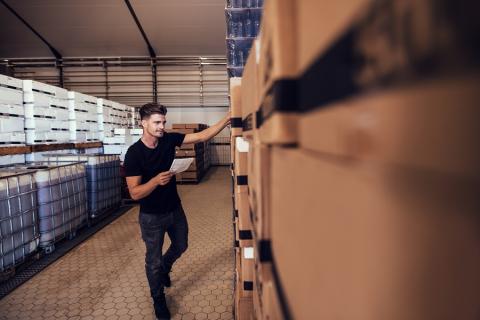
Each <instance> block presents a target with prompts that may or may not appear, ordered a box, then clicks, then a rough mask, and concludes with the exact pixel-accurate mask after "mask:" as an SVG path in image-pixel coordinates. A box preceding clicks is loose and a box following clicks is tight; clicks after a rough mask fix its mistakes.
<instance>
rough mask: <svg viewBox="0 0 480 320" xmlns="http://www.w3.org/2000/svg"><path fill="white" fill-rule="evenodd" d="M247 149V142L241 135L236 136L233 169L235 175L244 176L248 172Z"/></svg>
mask: <svg viewBox="0 0 480 320" xmlns="http://www.w3.org/2000/svg"><path fill="white" fill-rule="evenodd" d="M248 149H249V142H248V141H247V140H245V139H243V138H242V137H236V139H235V162H234V170H235V175H237V176H246V175H247V174H248V169H247V165H248V160H247V159H248Z"/></svg>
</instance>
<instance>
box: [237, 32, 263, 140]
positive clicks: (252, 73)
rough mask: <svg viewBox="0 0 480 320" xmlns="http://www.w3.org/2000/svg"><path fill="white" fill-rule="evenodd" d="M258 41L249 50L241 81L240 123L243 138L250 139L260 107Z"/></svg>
mask: <svg viewBox="0 0 480 320" xmlns="http://www.w3.org/2000/svg"><path fill="white" fill-rule="evenodd" d="M258 50H259V46H258V40H255V41H254V42H253V44H252V47H251V48H250V54H249V55H248V59H247V63H246V64H245V68H244V69H243V80H242V92H241V94H242V122H243V136H244V137H251V136H252V135H253V134H254V132H255V131H256V130H257V121H256V113H257V111H258V109H259V107H260V90H259V84H258V60H259V52H258Z"/></svg>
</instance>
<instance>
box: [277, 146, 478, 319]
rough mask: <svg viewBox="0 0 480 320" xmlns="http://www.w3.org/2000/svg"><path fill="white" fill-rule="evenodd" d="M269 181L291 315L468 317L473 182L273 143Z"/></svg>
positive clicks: (471, 310)
mask: <svg viewBox="0 0 480 320" xmlns="http://www.w3.org/2000/svg"><path fill="white" fill-rule="evenodd" d="M271 180H272V186H273V188H272V212H275V218H274V219H272V250H273V255H274V257H275V265H276V267H277V271H278V275H279V279H280V282H281V285H282V287H283V289H284V293H285V296H286V299H287V301H288V306H289V307H290V308H291V310H290V311H291V313H292V317H293V318H295V319H335V318H341V319H359V320H362V319H369V320H372V319H373V320H375V319H441V318H443V319H473V318H475V316H474V314H476V313H477V311H478V310H479V308H480V300H479V299H478V297H479V296H480V274H479V273H478V270H480V253H479V251H478V248H479V247H480V238H479V237H478V225H479V223H480V216H479V215H478V212H479V210H480V208H479V202H478V197H477V196H478V193H477V191H476V188H475V187H474V185H477V183H476V182H474V181H473V180H471V179H464V178H460V177H456V176H452V175H447V174H445V175H442V174H437V173H435V172H432V171H430V170H419V169H411V168H408V167H404V166H395V165H388V164H382V163H376V162H372V161H362V160H359V161H350V160H348V159H345V158H343V157H335V156H332V155H328V154H320V153H317V154H315V153H311V152H307V151H304V150H298V149H284V148H273V153H272V177H271ZM293 212H295V213H296V214H295V216H294V217H293V216H292V213H293ZM286 235H288V236H286ZM292 239H295V241H292ZM299 248H301V250H299ZM299 266H300V267H299ZM299 268H300V269H299ZM299 270H301V272H299ZM385 293H394V294H385ZM459 295H461V297H462V298H461V299H458V296H459ZM318 301H324V302H325V303H321V304H319V303H318ZM433 306H435V307H433Z"/></svg>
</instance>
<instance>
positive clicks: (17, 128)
mask: <svg viewBox="0 0 480 320" xmlns="http://www.w3.org/2000/svg"><path fill="white" fill-rule="evenodd" d="M22 88H23V83H22V80H19V79H15V78H11V77H7V76H4V75H0V146H21V145H25V142H26V141H25V131H24V126H25V109H24V108H23V89H22ZM24 161H25V155H23V154H19V155H18V154H17V155H9V156H0V165H7V164H10V163H21V162H24Z"/></svg>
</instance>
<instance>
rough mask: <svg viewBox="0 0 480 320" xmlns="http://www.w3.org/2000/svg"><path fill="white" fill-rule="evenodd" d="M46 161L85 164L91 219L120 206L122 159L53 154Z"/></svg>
mask: <svg viewBox="0 0 480 320" xmlns="http://www.w3.org/2000/svg"><path fill="white" fill-rule="evenodd" d="M45 159H46V160H47V161H49V162H52V161H53V162H56V163H62V162H78V161H82V162H84V163H85V166H86V176H87V200H88V215H89V218H91V219H96V218H98V217H100V216H102V215H104V214H105V213H107V212H108V211H110V209H112V208H116V207H118V206H119V205H120V202H121V180H120V159H119V157H118V156H117V155H106V154H53V155H48V156H47V157H45Z"/></svg>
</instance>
